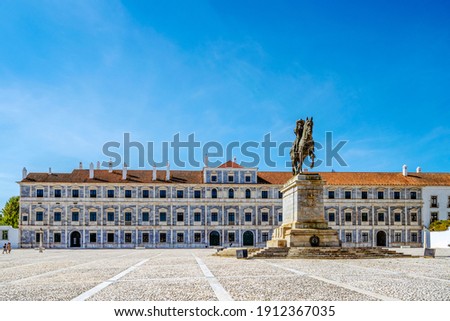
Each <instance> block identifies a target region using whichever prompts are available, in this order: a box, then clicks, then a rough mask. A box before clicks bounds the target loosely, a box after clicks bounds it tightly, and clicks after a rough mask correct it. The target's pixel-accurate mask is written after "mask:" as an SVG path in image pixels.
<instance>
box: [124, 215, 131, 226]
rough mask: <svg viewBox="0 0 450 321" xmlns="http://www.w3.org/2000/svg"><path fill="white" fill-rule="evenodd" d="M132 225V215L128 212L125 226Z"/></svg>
mask: <svg viewBox="0 0 450 321" xmlns="http://www.w3.org/2000/svg"><path fill="white" fill-rule="evenodd" d="M130 223H131V213H130V212H126V213H125V225H130Z"/></svg>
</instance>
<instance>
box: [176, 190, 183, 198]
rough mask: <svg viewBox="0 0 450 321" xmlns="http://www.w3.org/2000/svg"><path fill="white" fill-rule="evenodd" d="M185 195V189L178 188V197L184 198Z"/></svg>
mask: <svg viewBox="0 0 450 321" xmlns="http://www.w3.org/2000/svg"><path fill="white" fill-rule="evenodd" d="M183 196H184V191H183V190H178V191H177V198H183Z"/></svg>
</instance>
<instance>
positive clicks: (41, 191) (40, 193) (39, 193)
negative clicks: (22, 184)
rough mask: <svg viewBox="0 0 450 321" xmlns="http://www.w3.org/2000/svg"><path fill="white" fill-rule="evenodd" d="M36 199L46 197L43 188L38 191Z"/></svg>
mask: <svg viewBox="0 0 450 321" xmlns="http://www.w3.org/2000/svg"><path fill="white" fill-rule="evenodd" d="M36 197H44V190H43V189H42V188H39V189H38V190H36Z"/></svg>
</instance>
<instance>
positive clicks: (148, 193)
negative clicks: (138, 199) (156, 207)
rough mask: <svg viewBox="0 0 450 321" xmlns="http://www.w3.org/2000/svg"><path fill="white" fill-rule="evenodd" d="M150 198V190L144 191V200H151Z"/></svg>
mask: <svg viewBox="0 0 450 321" xmlns="http://www.w3.org/2000/svg"><path fill="white" fill-rule="evenodd" d="M149 197H150V191H149V190H148V189H144V190H142V198H149Z"/></svg>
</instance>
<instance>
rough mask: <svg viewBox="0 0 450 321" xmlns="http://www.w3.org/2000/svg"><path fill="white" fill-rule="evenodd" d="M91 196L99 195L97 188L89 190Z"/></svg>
mask: <svg viewBox="0 0 450 321" xmlns="http://www.w3.org/2000/svg"><path fill="white" fill-rule="evenodd" d="M89 197H90V198H96V197H97V190H95V189H91V190H89Z"/></svg>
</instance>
